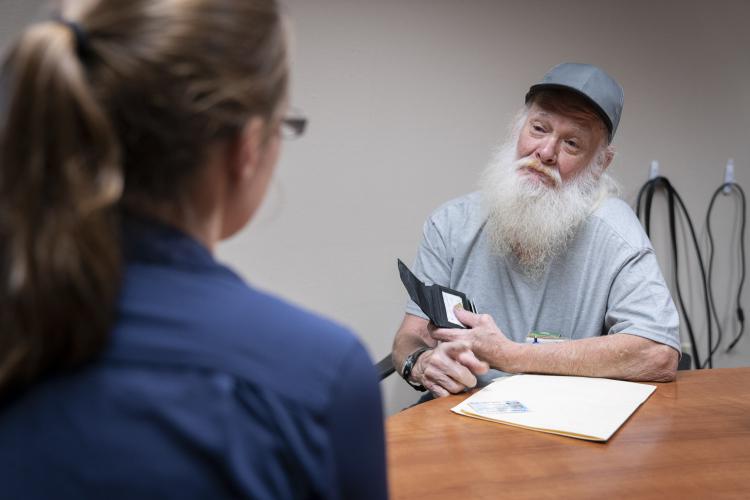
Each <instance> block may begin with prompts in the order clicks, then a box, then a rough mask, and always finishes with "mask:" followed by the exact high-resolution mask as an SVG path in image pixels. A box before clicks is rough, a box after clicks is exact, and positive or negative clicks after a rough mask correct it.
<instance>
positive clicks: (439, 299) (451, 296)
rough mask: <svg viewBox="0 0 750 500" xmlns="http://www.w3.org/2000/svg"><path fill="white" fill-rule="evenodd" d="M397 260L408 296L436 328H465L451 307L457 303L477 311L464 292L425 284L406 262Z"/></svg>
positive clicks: (469, 309)
mask: <svg viewBox="0 0 750 500" xmlns="http://www.w3.org/2000/svg"><path fill="white" fill-rule="evenodd" d="M397 260H398V273H399V274H400V275H401V282H402V283H403V284H404V287H405V288H406V291H407V292H408V293H409V297H411V300H413V301H414V302H416V303H417V305H418V306H419V308H420V309H422V312H423V313H425V314H426V315H427V317H428V318H430V321H432V323H433V324H434V325H435V326H437V327H438V328H466V327H465V326H464V325H462V324H461V322H460V321H458V318H456V315H455V314H454V312H453V308H454V307H456V305H458V304H461V306H462V307H463V308H464V309H466V310H468V311H471V312H473V313H475V312H477V311H476V308H475V307H474V304H473V303H472V301H471V300H469V299H468V298H467V297H466V294H464V293H462V292H459V291H457V290H452V289H450V288H448V287H445V286H442V285H437V284H434V285H425V284H424V283H422V282H421V281H419V279H418V278H417V277H416V276H414V273H412V272H411V270H409V268H408V267H406V264H404V263H403V262H401V259H397Z"/></svg>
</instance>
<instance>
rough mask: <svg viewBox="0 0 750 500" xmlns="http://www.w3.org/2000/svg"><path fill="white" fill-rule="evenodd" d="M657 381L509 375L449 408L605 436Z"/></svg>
mask: <svg viewBox="0 0 750 500" xmlns="http://www.w3.org/2000/svg"><path fill="white" fill-rule="evenodd" d="M654 390H656V386H653V385H646V384H638V383H635V382H625V381H622V380H611V379H605V378H589V377H567V376H556V375H513V376H510V377H504V378H501V379H499V380H496V381H494V382H492V383H491V384H490V385H488V386H487V387H485V388H483V389H482V390H480V391H478V392H476V393H474V394H473V395H472V396H470V397H469V398H467V399H465V400H464V401H462V402H461V403H460V404H458V405H457V406H455V407H454V408H452V409H451V411H453V412H455V413H458V414H459V415H466V416H469V417H475V418H481V419H485V420H490V421H492V422H499V423H502V424H508V425H514V426H517V427H524V428H527V429H532V430H536V431H541V432H549V433H552V434H560V435H562V436H570V437H574V438H578V439H587V440H590V441H607V440H608V439H609V438H610V437H611V436H612V434H614V433H615V431H616V430H617V429H618V428H619V427H620V426H621V425H622V424H623V423H624V422H625V421H626V420H627V419H628V417H630V415H632V414H633V412H634V411H635V410H636V409H637V408H638V407H639V406H640V405H641V404H643V402H644V401H646V400H647V399H648V397H649V396H650V395H651V393H653V392H654Z"/></svg>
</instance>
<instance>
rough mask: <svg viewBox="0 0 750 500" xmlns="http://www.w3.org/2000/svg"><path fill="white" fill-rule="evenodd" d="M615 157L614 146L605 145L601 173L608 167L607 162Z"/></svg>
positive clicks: (610, 161)
mask: <svg viewBox="0 0 750 500" xmlns="http://www.w3.org/2000/svg"><path fill="white" fill-rule="evenodd" d="M614 159H615V148H613V147H612V146H607V147H606V149H605V150H604V161H602V173H604V171H605V170H607V168H608V167H609V164H610V163H612V160H614Z"/></svg>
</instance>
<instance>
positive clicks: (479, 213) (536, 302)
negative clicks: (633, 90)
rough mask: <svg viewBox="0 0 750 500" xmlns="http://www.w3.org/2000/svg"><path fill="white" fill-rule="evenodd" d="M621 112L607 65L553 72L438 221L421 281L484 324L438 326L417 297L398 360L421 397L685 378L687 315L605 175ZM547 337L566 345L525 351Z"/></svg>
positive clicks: (420, 266) (468, 321) (466, 319)
mask: <svg viewBox="0 0 750 500" xmlns="http://www.w3.org/2000/svg"><path fill="white" fill-rule="evenodd" d="M622 102H623V93H622V88H621V87H620V85H619V84H618V83H617V82H616V81H615V80H614V79H612V78H611V77H610V76H609V75H607V74H606V73H605V72H604V71H603V70H601V69H599V68H597V67H595V66H591V65H588V64H574V63H563V64H560V65H558V66H556V67H554V68H552V69H551V70H550V71H549V72H548V73H547V74H546V75H545V76H544V79H543V80H542V82H540V83H539V84H537V85H534V86H532V87H531V88H530V90H529V92H528V94H527V95H526V106H525V107H524V109H523V110H522V112H521V113H520V114H519V116H518V118H517V120H516V123H515V126H514V127H513V128H512V132H511V134H510V137H509V138H508V139H507V140H506V142H505V143H504V144H503V145H502V146H501V147H500V148H499V150H498V152H497V154H496V155H495V157H494V158H493V160H492V161H491V162H490V165H489V166H488V168H487V169H486V171H485V173H484V175H483V176H482V179H481V190H480V191H479V192H476V193H472V194H469V195H466V196H464V197H461V198H458V199H456V200H453V201H450V202H448V203H446V204H444V205H443V206H441V207H440V208H438V209H437V210H436V211H435V212H434V213H433V214H432V215H431V216H430V217H429V219H428V220H427V221H426V223H425V225H424V235H423V239H422V242H421V244H420V247H419V250H418V252H417V257H416V260H415V263H414V266H413V271H414V273H415V274H416V275H417V276H418V277H419V278H420V279H421V280H423V281H425V282H428V283H437V284H440V285H443V286H447V287H449V288H452V289H455V290H460V291H462V292H464V293H466V295H467V296H468V297H470V298H471V299H473V300H474V303H475V305H476V308H477V310H478V311H479V312H480V313H482V314H474V313H472V312H469V311H466V310H463V309H456V310H455V315H456V317H457V318H458V320H460V321H461V323H463V324H464V325H465V326H466V328H465V329H458V328H457V329H438V328H436V327H435V326H434V325H432V324H431V323H430V322H429V319H427V316H426V315H425V314H424V313H423V312H422V311H421V310H420V309H419V307H418V306H417V305H416V304H415V303H414V302H412V301H409V303H408V304H407V307H406V314H405V317H404V320H403V322H402V324H401V326H400V327H399V330H398V332H397V333H396V338H395V340H394V346H393V361H394V366H395V367H396V368H397V369H398V370H399V372H400V373H401V375H402V376H403V377H404V378H405V379H406V381H407V382H408V383H409V384H410V385H412V386H413V387H414V388H416V389H418V390H422V391H424V390H425V389H426V390H429V391H430V392H431V393H432V395H434V396H438V397H440V396H446V395H448V394H450V393H457V392H461V391H463V390H465V389H467V388H471V387H474V386H475V385H477V384H479V385H484V384H486V383H487V382H489V381H490V380H492V379H493V378H495V377H496V376H498V375H499V374H500V373H498V372H505V373H543V374H558V375H579V376H589V377H607V378H616V379H623V380H636V381H671V380H673V379H674V377H675V370H676V368H677V362H678V358H679V350H680V345H679V325H678V321H679V318H678V315H677V311H676V309H675V306H674V303H673V301H672V298H671V296H670V293H669V290H668V289H667V286H666V284H665V283H664V278H663V277H662V274H661V271H660V270H659V266H658V263H657V261H656V257H655V255H654V252H653V248H652V246H651V243H650V242H649V240H648V237H647V236H646V235H645V233H644V231H643V229H642V228H641V226H640V224H639V222H638V220H637V218H636V217H635V214H634V213H633V211H632V210H631V209H630V207H629V206H628V205H627V204H625V203H624V202H623V201H622V200H620V199H618V198H617V197H616V195H617V191H618V190H617V186H616V183H615V182H614V180H613V179H612V178H611V177H610V176H609V175H608V174H607V172H606V169H607V167H608V166H609V165H610V163H611V162H612V159H613V157H614V150H613V148H612V146H611V141H612V138H613V136H614V134H615V131H616V130H617V125H618V124H619V120H620V115H621V112H622ZM534 332H550V333H553V334H555V335H559V336H560V337H561V338H562V339H565V340H567V341H562V342H555V343H528V342H526V340H527V338H528V336H529V334H530V333H532V334H533V333H534ZM532 336H533V335H532Z"/></svg>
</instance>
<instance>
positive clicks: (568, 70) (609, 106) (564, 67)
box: [526, 63, 624, 141]
mask: <svg viewBox="0 0 750 500" xmlns="http://www.w3.org/2000/svg"><path fill="white" fill-rule="evenodd" d="M544 89H567V90H572V91H573V92H575V93H577V94H579V95H581V96H583V97H584V98H585V99H586V100H587V101H589V102H590V103H591V105H592V107H593V108H594V110H595V111H596V112H597V113H598V114H599V116H600V117H601V119H602V120H603V121H604V124H605V125H606V126H607V130H609V140H610V141H611V140H612V137H614V135H615V131H617V125H619V123H620V115H622V102H623V97H624V94H623V92H622V87H620V84H619V83H617V82H616V81H615V79H614V78H612V77H611V76H609V75H608V74H607V73H605V72H604V70H602V69H601V68H597V67H596V66H592V65H591V64H580V63H562V64H558V65H557V66H555V67H554V68H552V69H551V70H549V71H548V72H547V74H545V75H544V78H542V81H541V82H539V83H537V84H536V85H532V86H531V88H530V89H529V91H528V92H527V93H526V102H529V99H531V98H532V97H533V95H534V94H535V93H536V92H538V91H540V90H544Z"/></svg>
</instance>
